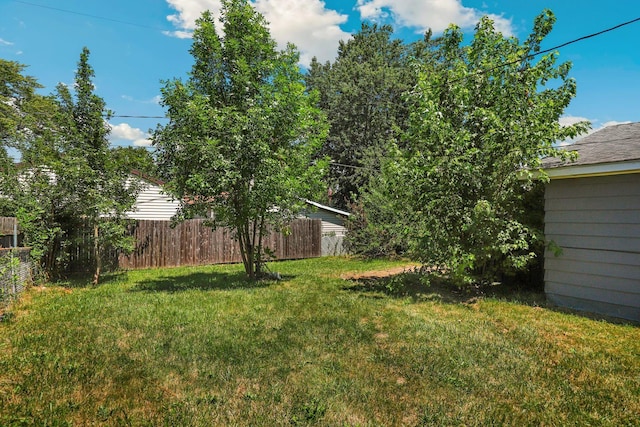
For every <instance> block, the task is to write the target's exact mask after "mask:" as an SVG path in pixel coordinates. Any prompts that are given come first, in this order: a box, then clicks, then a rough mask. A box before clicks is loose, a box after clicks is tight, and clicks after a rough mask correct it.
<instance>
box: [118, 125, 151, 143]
mask: <svg viewBox="0 0 640 427" xmlns="http://www.w3.org/2000/svg"><path fill="white" fill-rule="evenodd" d="M109 126H111V134H110V135H109V139H110V140H111V141H118V140H125V141H131V142H132V143H133V145H135V146H137V147H149V146H150V145H151V140H150V139H149V134H147V133H146V132H143V131H142V130H140V129H138V128H134V127H131V126H130V125H129V124H128V123H120V124H118V125H112V124H109Z"/></svg>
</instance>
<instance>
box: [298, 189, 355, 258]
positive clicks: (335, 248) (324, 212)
mask: <svg viewBox="0 0 640 427" xmlns="http://www.w3.org/2000/svg"><path fill="white" fill-rule="evenodd" d="M305 202H306V203H307V205H309V206H310V207H312V209H309V210H307V211H305V212H304V215H303V216H304V217H305V218H311V219H320V220H321V221H322V255H323V256H328V255H341V254H344V253H345V250H344V247H343V245H342V243H343V240H344V236H345V234H346V231H347V228H346V226H345V221H346V220H347V218H349V216H350V215H351V214H350V213H349V212H345V211H342V210H340V209H335V208H332V207H329V206H325V205H322V204H320V203H317V202H313V201H311V200H306V199H305ZM313 208H315V209H313Z"/></svg>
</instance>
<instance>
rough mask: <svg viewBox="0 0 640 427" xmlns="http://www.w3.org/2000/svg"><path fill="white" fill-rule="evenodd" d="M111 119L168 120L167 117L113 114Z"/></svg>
mask: <svg viewBox="0 0 640 427" xmlns="http://www.w3.org/2000/svg"><path fill="white" fill-rule="evenodd" d="M105 117H106V115H105ZM109 117H112V118H119V119H168V117H167V116H136V115H127V114H111V115H110V116H109Z"/></svg>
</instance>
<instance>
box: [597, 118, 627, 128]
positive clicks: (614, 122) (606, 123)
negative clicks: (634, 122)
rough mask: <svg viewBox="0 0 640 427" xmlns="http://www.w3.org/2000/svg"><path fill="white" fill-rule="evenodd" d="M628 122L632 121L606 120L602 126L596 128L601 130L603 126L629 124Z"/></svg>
mask: <svg viewBox="0 0 640 427" xmlns="http://www.w3.org/2000/svg"><path fill="white" fill-rule="evenodd" d="M628 123H631V122H630V121H626V122H617V121H615V120H612V121H610V122H604V123H603V124H602V126H600V127H599V128H598V129H596V130H600V129H602V128H606V127H609V126H615V125H626V124H628Z"/></svg>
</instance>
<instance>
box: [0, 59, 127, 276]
mask: <svg viewBox="0 0 640 427" xmlns="http://www.w3.org/2000/svg"><path fill="white" fill-rule="evenodd" d="M93 78H94V70H93V68H92V67H91V65H90V64H89V50H88V49H87V48H84V49H83V50H82V52H81V54H80V60H79V62H78V68H77V71H76V76H75V80H74V88H73V89H74V90H73V91H72V90H71V89H70V88H68V87H67V86H65V85H63V84H60V85H58V87H57V89H56V93H55V95H54V96H51V97H42V98H41V99H39V102H40V104H39V105H45V102H46V103H47V104H46V105H47V110H46V114H37V113H36V112H34V111H28V112H26V114H25V116H26V117H30V119H27V121H26V123H28V124H29V126H28V127H26V130H25V131H24V134H25V135H28V136H29V137H28V138H20V139H18V141H19V143H17V144H15V147H16V148H17V150H18V152H19V153H20V155H21V165H20V169H19V170H18V171H17V172H16V173H14V174H13V177H12V178H13V179H12V180H7V181H11V183H12V185H7V186H5V188H4V189H3V190H6V191H7V194H9V195H10V196H11V199H12V200H13V201H14V203H15V206H14V208H15V215H16V216H17V217H18V220H19V222H20V226H21V228H22V229H23V231H24V233H25V243H26V244H28V245H30V246H32V247H33V249H32V256H34V258H36V259H37V260H38V261H39V262H40V263H41V265H42V267H43V271H44V273H45V274H46V275H47V276H49V277H51V276H55V275H57V274H60V273H61V272H62V270H63V269H64V266H65V262H66V260H67V255H68V254H67V252H66V251H67V249H68V248H69V247H70V245H71V244H72V243H73V239H74V238H75V237H77V231H78V230H82V229H85V228H87V227H89V228H90V229H92V230H93V238H92V239H91V240H92V243H93V252H94V253H93V257H92V258H93V260H94V262H95V265H94V266H93V272H94V283H97V282H98V280H99V277H100V271H101V259H102V256H103V254H104V251H105V250H106V249H107V248H114V249H127V248H129V247H130V245H131V242H130V241H129V239H127V238H126V237H125V234H124V231H125V228H124V223H123V221H122V220H123V217H124V214H125V212H127V211H129V210H131V208H132V206H133V203H134V202H135V199H136V195H137V193H138V190H139V186H138V185H136V183H135V182H132V181H131V180H129V179H128V178H129V172H130V169H129V168H128V165H127V164H126V163H123V162H122V161H119V158H118V157H117V156H116V155H114V152H113V151H112V150H111V148H110V147H109V141H108V139H107V136H108V134H109V132H110V127H109V125H108V124H107V122H106V119H105V118H108V117H109V111H108V110H107V109H106V105H105V102H104V100H103V99H102V98H101V97H99V96H98V95H96V94H95V93H94V89H95V87H94V85H93V82H92V80H93ZM25 81H27V82H29V83H30V85H31V86H30V87H32V88H35V87H36V86H35V85H33V82H32V81H30V80H25ZM17 96H27V97H28V96H33V95H32V94H30V93H29V92H28V91H25V90H23V92H22V93H20V94H18V95H17ZM27 101H28V100H27ZM42 117H45V118H46V119H47V122H46V125H40V126H34V123H35V124H38V123H42V121H43V119H42ZM107 218H108V219H107Z"/></svg>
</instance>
